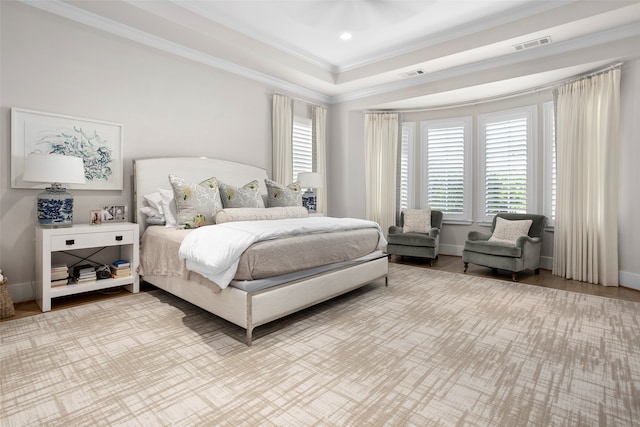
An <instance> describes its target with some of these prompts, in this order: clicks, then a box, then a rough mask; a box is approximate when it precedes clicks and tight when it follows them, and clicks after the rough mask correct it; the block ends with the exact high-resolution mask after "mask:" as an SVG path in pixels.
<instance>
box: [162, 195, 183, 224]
mask: <svg viewBox="0 0 640 427" xmlns="http://www.w3.org/2000/svg"><path fill="white" fill-rule="evenodd" d="M158 192H159V193H160V197H161V202H160V206H161V207H162V212H163V214H164V220H165V226H166V227H176V226H177V225H178V220H177V216H178V213H177V209H176V203H175V201H174V200H173V190H165V189H163V188H159V189H158Z"/></svg>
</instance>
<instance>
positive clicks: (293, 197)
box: [264, 178, 302, 208]
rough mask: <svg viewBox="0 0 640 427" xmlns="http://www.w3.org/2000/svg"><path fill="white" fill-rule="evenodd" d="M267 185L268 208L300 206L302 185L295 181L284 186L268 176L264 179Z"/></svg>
mask: <svg viewBox="0 0 640 427" xmlns="http://www.w3.org/2000/svg"><path fill="white" fill-rule="evenodd" d="M264 183H265V185H266V186H267V195H268V203H269V207H270V208H275V207H287V206H302V187H300V182H299V181H296V182H294V183H292V184H289V185H287V186H286V187H285V186H284V185H282V184H278V183H277V182H275V181H272V180H270V179H268V178H265V180H264Z"/></svg>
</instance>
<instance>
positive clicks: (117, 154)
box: [11, 108, 123, 190]
mask: <svg viewBox="0 0 640 427" xmlns="http://www.w3.org/2000/svg"><path fill="white" fill-rule="evenodd" d="M31 154H62V155H67V156H77V157H80V158H81V159H82V160H83V163H84V174H85V179H86V183H85V184H77V185H67V187H68V188H72V189H87V190H122V188H123V162H122V125H119V124H116V123H109V122H101V121H97V120H92V119H83V118H78V117H67V116H61V115H58V114H51V113H43V112H39V111H29V110H22V109H18V108H13V109H11V177H12V181H11V182H12V187H13V188H44V185H40V184H39V183H31V182H25V181H22V171H24V161H25V159H26V157H27V156H29V155H31Z"/></svg>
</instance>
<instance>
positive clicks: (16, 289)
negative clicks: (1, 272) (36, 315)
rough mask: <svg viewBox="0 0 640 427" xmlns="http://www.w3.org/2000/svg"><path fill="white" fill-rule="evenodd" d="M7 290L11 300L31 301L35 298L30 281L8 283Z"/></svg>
mask: <svg viewBox="0 0 640 427" xmlns="http://www.w3.org/2000/svg"><path fill="white" fill-rule="evenodd" d="M7 290H8V291H9V294H11V299H12V300H13V302H23V301H33V300H34V299H36V294H35V291H34V289H33V284H32V283H31V282H24V283H9V284H8V285H7Z"/></svg>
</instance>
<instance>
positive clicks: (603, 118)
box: [553, 68, 620, 286]
mask: <svg viewBox="0 0 640 427" xmlns="http://www.w3.org/2000/svg"><path fill="white" fill-rule="evenodd" d="M556 104H557V105H556V150H557V151H556V155H557V205H556V225H555V230H554V252H553V274H555V275H558V276H562V277H565V278H567V279H573V280H579V281H583V282H589V283H596V284H598V283H599V284H602V285H605V286H618V163H619V140H620V136H619V123H620V68H616V69H614V70H611V71H608V72H606V73H603V74H600V75H596V76H594V77H590V78H585V79H582V80H580V81H577V82H574V83H571V84H567V85H566V86H564V87H562V88H560V89H558V91H557V93H556Z"/></svg>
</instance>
